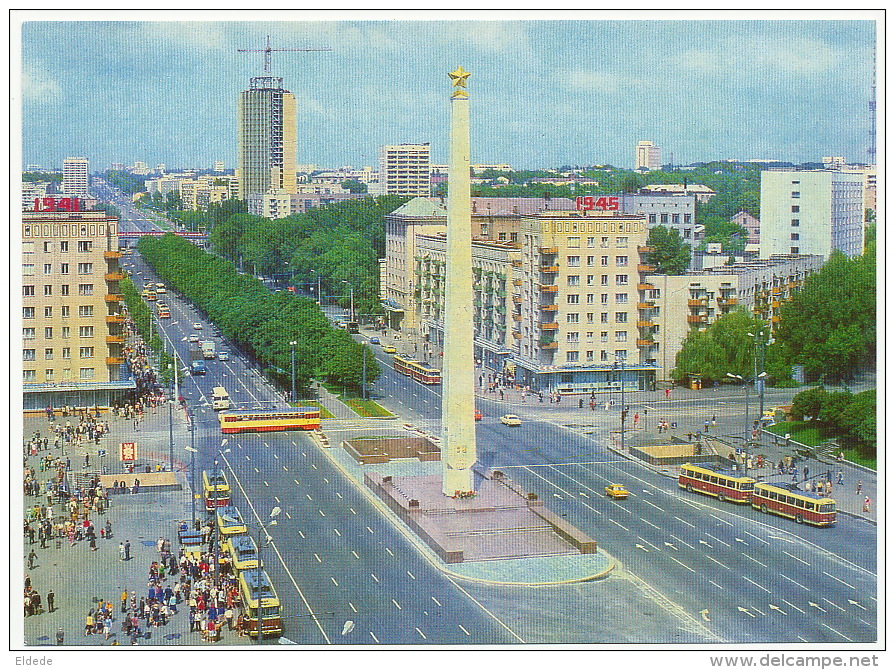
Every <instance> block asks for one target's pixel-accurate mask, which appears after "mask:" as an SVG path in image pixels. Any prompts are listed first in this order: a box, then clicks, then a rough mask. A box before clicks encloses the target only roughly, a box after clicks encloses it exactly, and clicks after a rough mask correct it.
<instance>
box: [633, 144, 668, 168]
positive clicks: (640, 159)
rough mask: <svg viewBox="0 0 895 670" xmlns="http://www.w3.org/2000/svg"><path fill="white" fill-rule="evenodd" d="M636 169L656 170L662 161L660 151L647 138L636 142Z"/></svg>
mask: <svg viewBox="0 0 895 670" xmlns="http://www.w3.org/2000/svg"><path fill="white" fill-rule="evenodd" d="M636 152H637V167H636V168H635V169H636V170H658V169H659V168H660V167H661V163H662V152H661V150H660V149H659V147H658V146H656V145H655V144H653V143H652V142H649V141H647V140H641V141H640V142H638V143H637V147H636Z"/></svg>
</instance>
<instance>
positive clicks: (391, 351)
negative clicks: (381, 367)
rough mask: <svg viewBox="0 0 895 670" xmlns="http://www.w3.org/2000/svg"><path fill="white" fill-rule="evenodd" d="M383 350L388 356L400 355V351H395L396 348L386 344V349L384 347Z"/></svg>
mask: <svg viewBox="0 0 895 670" xmlns="http://www.w3.org/2000/svg"><path fill="white" fill-rule="evenodd" d="M382 350H383V351H384V352H385V353H387V354H396V353H398V350H397V349H395V348H394V347H393V346H392V345H390V344H386V345H385V346H384V347H382Z"/></svg>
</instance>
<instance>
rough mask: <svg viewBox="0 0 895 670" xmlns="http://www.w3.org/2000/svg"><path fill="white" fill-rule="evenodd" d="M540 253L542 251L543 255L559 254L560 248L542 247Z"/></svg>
mask: <svg viewBox="0 0 895 670" xmlns="http://www.w3.org/2000/svg"><path fill="white" fill-rule="evenodd" d="M538 251H540V252H541V253H542V254H558V253H559V248H558V247H541V248H540V249H538Z"/></svg>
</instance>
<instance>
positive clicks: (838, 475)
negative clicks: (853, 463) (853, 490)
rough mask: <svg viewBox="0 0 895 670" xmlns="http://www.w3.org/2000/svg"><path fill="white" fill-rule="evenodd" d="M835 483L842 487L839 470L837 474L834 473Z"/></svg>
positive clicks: (840, 471)
mask: <svg viewBox="0 0 895 670" xmlns="http://www.w3.org/2000/svg"><path fill="white" fill-rule="evenodd" d="M836 483H837V484H838V485H839V486H842V469H841V468H840V470H839V472H837V473H836Z"/></svg>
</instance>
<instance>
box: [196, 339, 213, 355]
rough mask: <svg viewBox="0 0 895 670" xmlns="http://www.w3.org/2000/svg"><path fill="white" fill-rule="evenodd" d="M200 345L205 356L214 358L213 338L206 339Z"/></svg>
mask: <svg viewBox="0 0 895 670" xmlns="http://www.w3.org/2000/svg"><path fill="white" fill-rule="evenodd" d="M199 347H200V348H201V349H202V356H203V358H206V359H213V358H214V342H212V341H211V340H205V341H204V342H202V343H200V344H199Z"/></svg>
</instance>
